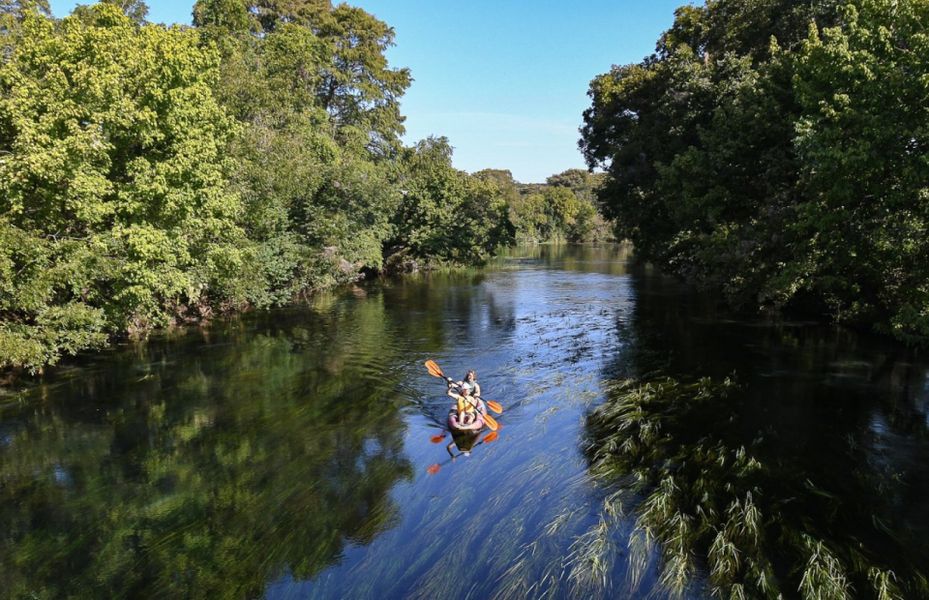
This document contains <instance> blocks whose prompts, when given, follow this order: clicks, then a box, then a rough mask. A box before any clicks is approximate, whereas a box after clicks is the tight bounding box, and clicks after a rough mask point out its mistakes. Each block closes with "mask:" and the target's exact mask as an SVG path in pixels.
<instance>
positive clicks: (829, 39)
mask: <svg viewBox="0 0 929 600" xmlns="http://www.w3.org/2000/svg"><path fill="white" fill-rule="evenodd" d="M927 31H929V2H926V1H925V0H853V1H851V2H845V1H843V2H836V1H834V0H824V1H816V2H795V1H793V0H714V1H710V2H707V3H706V4H705V5H703V6H684V7H681V8H680V9H678V10H677V12H676V18H675V20H674V24H673V26H672V27H671V28H670V29H669V30H668V31H666V32H665V33H664V34H663V35H662V36H661V38H660V39H659V40H658V44H657V48H656V50H655V53H654V54H652V55H650V56H648V57H646V58H645V59H644V60H643V61H642V62H640V63H638V64H629V65H624V66H615V67H613V68H612V69H611V70H610V71H609V72H608V73H605V74H603V75H600V76H598V77H597V78H595V79H594V80H593V82H592V83H591V86H590V90H589V95H590V97H591V100H592V104H591V106H590V108H589V109H588V110H587V111H586V112H585V114H584V126H583V130H582V139H581V149H582V151H583V152H584V154H585V157H586V160H587V162H588V164H589V166H591V167H602V168H603V169H604V170H606V171H607V172H608V173H609V177H608V179H607V181H606V183H605V184H604V187H603V188H602V193H601V201H602V202H603V204H604V208H605V210H606V214H607V215H608V216H612V217H614V218H615V219H616V221H617V226H618V234H619V235H620V236H622V237H626V238H629V239H630V240H632V242H633V243H634V244H635V247H636V250H637V252H638V253H639V255H640V256H642V257H643V258H645V259H647V260H651V261H654V262H655V263H657V264H659V265H661V266H662V267H664V268H665V269H667V270H669V271H672V272H674V273H677V274H679V275H683V276H685V277H688V278H692V279H696V280H699V281H702V282H703V283H705V284H706V285H707V286H709V287H711V288H713V289H721V290H723V291H724V292H725V295H726V297H727V298H728V299H729V300H730V301H731V302H732V303H733V304H735V305H745V306H755V305H760V306H762V307H767V308H771V309H788V310H797V311H803V312H805V313H808V314H809V313H812V314H818V315H821V316H826V317H828V318H830V319H833V320H835V321H837V322H845V323H853V324H872V325H874V326H875V327H876V328H877V329H878V330H879V331H882V332H885V333H891V334H892V335H894V336H895V337H897V338H898V339H903V340H926V339H929V235H927V224H929V110H927V106H929V104H927V98H929V36H927V35H926V32H927Z"/></svg>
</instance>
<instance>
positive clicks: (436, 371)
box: [425, 359, 503, 415]
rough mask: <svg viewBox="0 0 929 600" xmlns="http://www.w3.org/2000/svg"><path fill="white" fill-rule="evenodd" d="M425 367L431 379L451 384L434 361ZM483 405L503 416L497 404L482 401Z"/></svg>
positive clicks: (495, 402)
mask: <svg viewBox="0 0 929 600" xmlns="http://www.w3.org/2000/svg"><path fill="white" fill-rule="evenodd" d="M425 365H426V370H428V371H429V374H430V375H432V376H433V377H439V378H440V379H444V380H445V381H448V382H451V379H450V378H449V377H446V376H445V373H443V372H442V369H441V368H440V367H439V365H437V364H436V362H435V361H434V360H431V359H430V360H427V361H426V362H425ZM475 397H476V398H481V397H480V396H475ZM481 400H484V399H483V398H481ZM484 404H486V405H487V408H489V409H490V410H492V411H494V412H495V413H497V414H498V415H501V414H503V405H502V404H500V403H499V402H497V401H495V400H484Z"/></svg>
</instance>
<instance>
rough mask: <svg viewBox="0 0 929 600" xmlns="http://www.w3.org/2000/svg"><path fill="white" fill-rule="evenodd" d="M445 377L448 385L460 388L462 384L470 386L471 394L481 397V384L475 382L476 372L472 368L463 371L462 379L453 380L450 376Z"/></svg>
mask: <svg viewBox="0 0 929 600" xmlns="http://www.w3.org/2000/svg"><path fill="white" fill-rule="evenodd" d="M445 379H446V381H448V385H449V386H455V387H457V388H459V389H461V387H462V386H464V385H467V386H469V387H470V388H471V394H472V395H473V396H476V397H478V398H480V397H481V386H480V384H479V383H478V382H477V373H476V372H475V371H474V369H471V370H469V371H468V372H467V373H465V376H464V379H462V380H461V381H454V380H452V378H451V377H446V378H445Z"/></svg>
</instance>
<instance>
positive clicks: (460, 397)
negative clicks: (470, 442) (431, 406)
mask: <svg viewBox="0 0 929 600" xmlns="http://www.w3.org/2000/svg"><path fill="white" fill-rule="evenodd" d="M455 387H457V388H458V390H459V391H457V392H456V391H455V389H454V388H455ZM448 395H449V396H450V397H451V398H454V399H455V401H456V403H457V404H456V407H455V409H454V410H457V411H458V423H460V424H461V425H470V424H471V423H474V421H476V420H477V413H478V412H480V413H481V414H485V413H486V412H487V409H485V408H484V402H483V401H482V400H480V399H479V398H475V397H474V396H472V395H471V385H470V384H468V383H465V382H461V385H460V386H458V385H456V386H452V385H449V387H448Z"/></svg>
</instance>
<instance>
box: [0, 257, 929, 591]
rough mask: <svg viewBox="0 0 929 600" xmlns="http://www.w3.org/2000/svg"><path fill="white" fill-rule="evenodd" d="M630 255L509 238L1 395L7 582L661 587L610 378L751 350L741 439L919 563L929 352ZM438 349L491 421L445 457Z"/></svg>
mask: <svg viewBox="0 0 929 600" xmlns="http://www.w3.org/2000/svg"><path fill="white" fill-rule="evenodd" d="M629 258H630V257H629V254H628V249H624V248H622V247H614V246H609V247H601V248H591V247H549V246H542V247H535V248H529V249H521V250H519V251H518V252H514V253H512V254H511V255H509V256H505V257H502V258H501V259H500V260H498V261H497V262H496V263H495V264H494V265H492V266H491V267H489V268H487V269H485V270H481V271H473V272H468V273H453V274H432V275H428V276H422V277H413V278H408V279H405V280H401V281H392V282H386V283H371V284H365V285H360V286H355V287H352V288H349V289H345V290H341V291H339V292H337V293H333V294H327V295H322V296H319V297H316V298H314V299H313V300H312V301H311V303H310V304H309V305H307V306H301V307H295V308H290V309H286V310H277V311H272V312H270V313H264V314H252V315H246V316H244V317H242V318H238V319H234V320H229V321H224V322H217V323H214V324H212V325H211V326H210V327H208V328H206V329H202V330H200V329H194V330H189V331H187V332H186V333H184V334H178V335H163V336H159V337H156V338H154V339H151V340H149V341H148V342H146V343H144V344H129V343H127V344H124V345H121V346H117V347H115V348H113V349H111V350H108V351H106V352H103V353H100V354H97V355H93V356H90V357H85V358H82V359H80V360H77V361H73V362H71V363H70V364H69V365H68V366H66V367H62V368H60V369H57V370H56V371H55V373H54V374H53V375H51V376H48V377H46V378H45V379H44V380H43V381H41V382H38V383H33V384H30V385H28V386H27V387H25V388H22V389H19V390H16V391H14V392H10V393H8V394H7V395H5V396H2V397H0V582H2V584H0V597H2V596H8V597H16V598H18V597H43V598H44V597H48V598H54V597H74V598H139V597H158V598H198V597H208V598H217V597H223V598H226V597H229V598H261V597H264V598H275V599H277V598H378V599H386V598H490V597H500V598H511V597H588V596H589V595H591V594H601V595H602V594H609V595H611V596H615V597H629V596H631V597H641V598H645V597H656V596H657V597H662V595H663V592H662V591H661V589H659V588H658V587H657V586H656V574H657V571H658V568H659V562H660V561H659V560H658V559H657V554H655V553H653V556H652V557H651V561H650V563H649V566H648V568H647V570H646V572H645V575H644V577H643V578H642V581H640V582H639V583H638V585H636V586H633V585H632V582H633V578H632V577H631V576H630V569H629V562H628V553H627V551H626V540H627V539H628V536H629V534H630V532H631V530H632V528H633V522H632V519H631V518H630V519H621V520H619V521H610V523H609V526H608V531H607V533H606V536H604V535H602V534H603V531H602V530H601V531H599V533H600V534H601V535H599V536H594V534H595V533H597V532H598V527H600V526H601V523H606V520H605V519H604V514H603V513H604V502H603V500H604V497H605V494H606V490H604V489H602V488H601V487H600V485H599V484H598V483H597V482H596V481H594V480H592V478H591V477H590V476H589V475H588V465H587V461H586V459H585V457H584V454H583V452H582V441H583V440H584V439H585V417H586V415H587V414H588V413H589V412H590V410H591V409H592V408H593V407H595V406H597V405H598V404H600V403H602V402H604V401H605V392H604V390H605V382H606V381H607V380H610V379H614V378H621V377H635V376H641V375H643V374H647V373H656V372H660V373H662V374H668V375H673V376H677V377H685V378H686V377H691V378H692V377H698V376H704V375H710V376H714V377H723V376H726V375H729V374H731V373H735V374H736V378H737V379H738V381H739V383H740V390H741V391H740V397H739V402H740V405H739V406H740V409H739V415H740V416H739V419H740V421H739V422H740V424H741V427H743V428H744V432H745V436H746V438H747V439H748V438H752V437H755V436H758V435H759V434H763V435H764V436H766V438H767V439H768V440H770V441H771V442H770V443H768V444H767V446H766V448H767V451H768V452H771V453H774V454H776V457H773V458H776V460H777V461H778V462H779V463H780V464H783V465H788V466H789V467H790V469H791V472H792V473H794V474H795V475H796V478H797V480H798V481H803V480H809V481H810V486H809V488H807V489H808V493H809V494H810V495H811V497H829V498H832V499H833V500H832V501H830V502H829V503H827V505H828V507H827V509H828V510H830V511H832V513H830V514H825V513H823V514H817V513H816V512H815V511H813V512H811V513H810V515H809V523H810V525H809V526H810V527H811V528H814V529H816V530H817V533H818V535H820V536H823V535H827V536H829V538H828V539H830V540H832V541H833V543H836V544H860V545H861V547H862V548H864V549H865V550H866V552H867V554H868V555H869V556H871V555H875V554H877V555H880V556H881V557H882V561H883V562H882V566H883V567H884V568H893V569H895V570H897V571H898V572H908V573H914V572H920V571H922V572H926V569H925V567H926V566H927V565H929V517H927V511H926V507H927V506H929V504H927V500H926V498H927V497H929V467H927V457H929V363H927V361H926V360H925V359H924V358H923V357H922V356H920V355H919V354H918V353H917V352H915V351H912V350H908V349H906V348H904V347H901V346H898V345H895V344H893V343H890V342H887V341H884V340H881V339H878V338H874V337H871V336H862V335H860V334H855V333H852V332H849V331H847V330H842V329H837V328H833V327H825V326H818V325H814V324H810V323H792V322H783V321H779V322H769V321H764V320H759V319H756V318H751V319H746V318H739V317H733V316H732V315H729V314H727V313H725V312H723V311H721V310H719V309H718V308H717V307H716V303H715V302H714V301H713V299H712V298H707V297H705V296H701V295H698V294H694V293H693V292H691V291H689V290H687V289H686V288H684V287H683V286H680V285H678V284H676V283H674V282H671V281H668V280H666V279H664V278H661V277H659V276H657V275H655V274H653V273H650V272H649V271H647V270H643V269H636V268H633V267H632V266H631V264H630V262H629ZM427 358H432V359H434V360H436V361H437V362H438V363H439V364H440V365H441V366H442V367H443V369H445V371H446V372H447V373H448V374H450V375H452V376H455V377H460V376H461V375H463V373H464V371H465V370H466V369H468V368H473V369H475V370H476V371H477V373H478V377H479V380H480V382H481V385H482V387H483V391H484V396H485V397H487V398H490V399H493V400H497V401H498V402H500V403H501V404H503V406H504V407H505V412H504V414H503V415H500V416H499V417H498V420H499V422H500V423H501V425H502V427H501V429H500V431H499V437H498V439H496V440H494V441H493V442H491V443H481V442H480V440H481V439H482V438H478V439H477V440H476V441H475V440H470V442H469V443H465V442H464V441H462V440H459V441H460V442H462V445H463V446H464V447H468V446H470V445H471V444H472V443H473V444H474V445H473V447H472V448H471V452H470V455H469V456H465V455H461V454H460V452H459V451H458V449H457V448H456V447H455V446H452V447H451V452H452V454H453V455H455V457H454V458H452V456H450V454H449V451H448V450H447V449H446V445H447V444H449V442H452V441H453V440H452V438H451V437H450V436H449V435H447V434H445V432H444V429H443V426H444V421H445V415H446V413H447V409H448V406H449V401H448V399H447V398H445V397H444V391H445V386H444V384H443V382H441V381H440V380H438V379H435V378H432V377H430V376H429V375H428V373H427V372H426V369H425V368H424V367H423V366H422V365H423V361H425V360H426V359H427ZM723 417H724V415H721V416H720V418H723ZM443 435H444V437H442V439H441V440H439V439H437V438H438V437H439V436H443ZM436 465H438V470H436ZM430 471H433V472H430ZM769 489H772V490H776V489H777V487H776V486H769ZM791 493H796V490H795V489H793V488H791ZM823 495H825V496H823ZM803 500H804V499H803V498H801V499H800V504H803ZM821 505H822V503H820V504H817V505H816V506H817V507H820V506H821ZM804 506H807V507H809V506H812V504H808V503H807V504H804ZM827 509H820V508H816V510H827ZM810 510H812V509H810ZM604 526H605V525H604ZM824 529H825V530H827V531H825V532H824V531H823V530H824ZM595 539H597V540H603V539H606V540H607V542H608V544H609V547H610V548H611V550H610V551H609V552H607V553H605V554H603V555H604V556H606V557H607V561H606V563H605V564H604V565H603V566H602V569H601V570H599V571H597V570H592V569H591V565H590V564H589V563H587V562H585V561H586V558H585V557H587V556H589V554H588V553H587V550H588V549H589V547H590V544H591V543H592V542H593V541H594V540H595ZM592 573H594V574H593V575H592ZM788 591H789V592H790V591H792V590H788ZM691 595H693V596H694V597H702V596H704V595H706V593H705V591H704V590H702V589H701V587H700V585H699V581H698V582H697V583H696V585H695V586H694V587H693V589H692V592H691ZM863 597H867V595H864V596H863Z"/></svg>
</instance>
